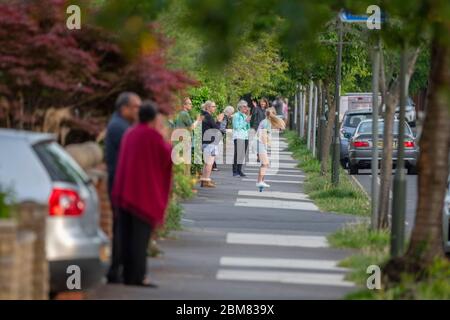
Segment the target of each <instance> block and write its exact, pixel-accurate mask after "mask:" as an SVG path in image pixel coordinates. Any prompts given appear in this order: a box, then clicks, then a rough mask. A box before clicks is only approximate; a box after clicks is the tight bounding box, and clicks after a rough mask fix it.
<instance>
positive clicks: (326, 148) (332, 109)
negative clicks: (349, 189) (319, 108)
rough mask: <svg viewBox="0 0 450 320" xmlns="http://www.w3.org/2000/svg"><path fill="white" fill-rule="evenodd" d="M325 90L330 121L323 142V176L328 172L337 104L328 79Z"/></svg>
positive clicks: (321, 170) (324, 85) (321, 165)
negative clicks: (333, 98)
mask: <svg viewBox="0 0 450 320" xmlns="http://www.w3.org/2000/svg"><path fill="white" fill-rule="evenodd" d="M323 90H324V92H325V95H326V97H327V103H328V121H327V126H326V128H325V136H324V137H323V140H322V141H323V143H322V161H321V163H320V174H321V175H322V176H324V175H326V174H327V172H328V159H329V157H330V147H331V139H332V137H333V128H334V122H335V120H334V119H335V116H334V115H335V113H336V104H335V101H333V100H332V98H331V94H330V90H329V83H328V81H324V82H323Z"/></svg>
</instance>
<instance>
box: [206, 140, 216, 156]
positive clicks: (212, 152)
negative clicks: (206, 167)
mask: <svg viewBox="0 0 450 320" xmlns="http://www.w3.org/2000/svg"><path fill="white" fill-rule="evenodd" d="M218 153H219V147H218V146H217V145H215V144H214V143H210V144H204V145H203V154H204V155H207V156H209V157H215V156H217V154H218Z"/></svg>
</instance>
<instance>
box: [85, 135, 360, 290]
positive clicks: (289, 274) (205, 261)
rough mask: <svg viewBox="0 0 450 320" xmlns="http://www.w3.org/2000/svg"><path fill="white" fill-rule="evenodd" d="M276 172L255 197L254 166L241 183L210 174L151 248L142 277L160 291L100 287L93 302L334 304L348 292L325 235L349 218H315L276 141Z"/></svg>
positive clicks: (225, 168)
mask: <svg viewBox="0 0 450 320" xmlns="http://www.w3.org/2000/svg"><path fill="white" fill-rule="evenodd" d="M279 150H280V157H279V158H280V160H279V161H280V169H279V170H278V172H275V171H273V170H272V173H273V174H271V175H268V176H267V177H266V182H267V183H269V184H270V185H271V188H269V189H266V190H264V191H263V192H262V193H260V192H258V190H257V189H256V187H255V182H256V174H257V170H258V167H257V166H256V165H253V166H251V165H248V166H246V168H245V172H246V173H247V174H248V177H247V178H240V177H233V176H232V172H231V166H229V165H219V169H220V170H221V171H219V172H214V173H213V179H214V180H215V181H216V183H217V188H215V189H203V188H200V189H199V192H198V196H197V197H196V198H195V199H193V200H191V201H188V202H187V203H185V204H184V208H185V217H184V219H183V223H184V225H185V228H184V230H183V231H181V232H176V233H175V234H174V238H173V239H165V240H161V241H160V242H159V244H160V246H161V247H162V249H163V250H164V252H165V253H164V255H163V256H162V257H160V258H156V259H155V258H152V259H149V274H150V275H151V276H152V277H153V279H154V281H156V282H157V283H158V284H159V285H160V288H158V289H148V288H137V287H126V286H122V285H102V286H101V287H100V288H98V289H97V290H95V291H93V292H92V293H91V294H90V298H93V299H340V298H342V297H343V296H344V295H345V294H346V293H348V292H350V291H352V290H354V289H355V288H354V287H353V284H352V283H350V282H347V281H345V280H344V275H345V273H346V270H345V269H342V268H340V267H337V263H338V261H339V260H341V259H342V258H344V257H345V256H347V255H348V254H349V253H350V252H349V251H344V250H336V249H332V248H329V247H328V244H327V241H326V235H327V234H329V233H331V232H333V231H335V230H337V229H338V228H340V227H341V226H342V225H343V224H344V223H348V222H352V221H356V218H355V217H352V216H348V215H338V214H330V213H324V212H321V211H320V210H319V209H318V208H317V207H316V206H315V205H314V204H313V203H312V201H310V200H309V199H308V197H307V196H306V195H305V194H304V193H303V185H302V182H303V180H304V178H305V177H304V173H303V172H302V171H301V170H299V169H297V168H296V161H295V160H294V159H292V157H291V155H290V153H289V152H288V151H287V145H286V142H285V140H284V139H283V138H281V139H280V144H279Z"/></svg>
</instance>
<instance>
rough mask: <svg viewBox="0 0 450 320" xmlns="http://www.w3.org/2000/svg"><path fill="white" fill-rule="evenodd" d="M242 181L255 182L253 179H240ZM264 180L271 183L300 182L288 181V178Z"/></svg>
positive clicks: (295, 182)
mask: <svg viewBox="0 0 450 320" xmlns="http://www.w3.org/2000/svg"><path fill="white" fill-rule="evenodd" d="M242 181H253V182H255V183H256V180H255V179H245V178H244V179H242ZM264 181H265V182H272V183H291V184H300V183H301V182H300V181H288V180H267V179H264Z"/></svg>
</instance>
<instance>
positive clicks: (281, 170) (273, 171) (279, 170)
mask: <svg viewBox="0 0 450 320" xmlns="http://www.w3.org/2000/svg"><path fill="white" fill-rule="evenodd" d="M247 170H249V171H259V168H255V167H249V168H245V169H244V171H247ZM277 172H280V173H286V172H292V173H302V171H300V169H281V168H278V169H276V168H269V169H267V170H266V174H269V173H277Z"/></svg>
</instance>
